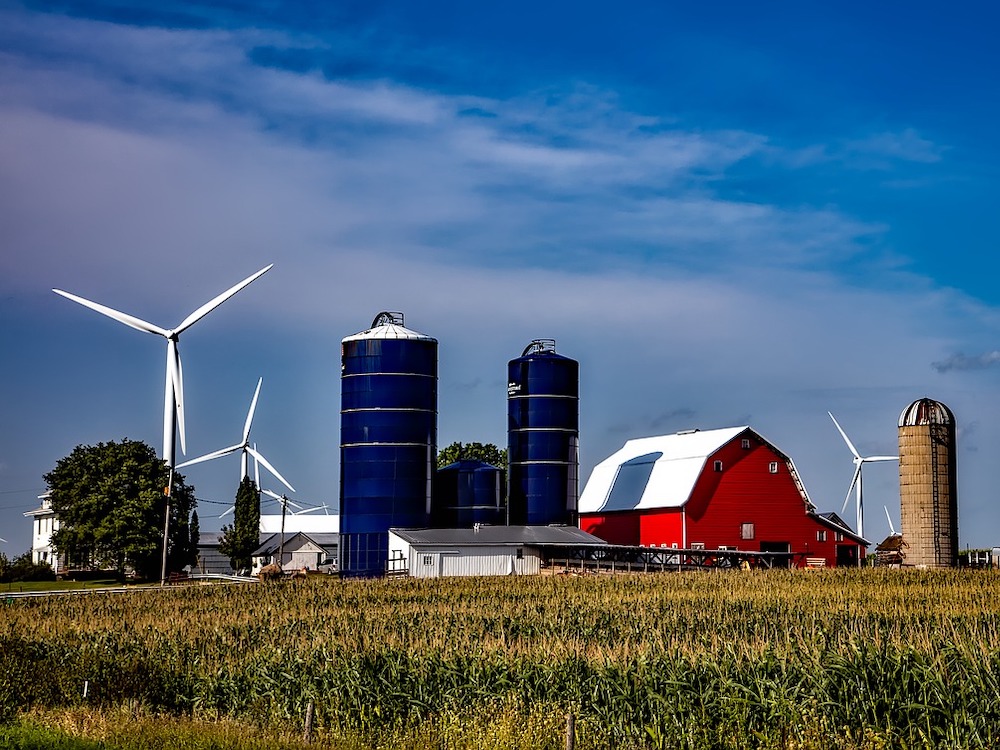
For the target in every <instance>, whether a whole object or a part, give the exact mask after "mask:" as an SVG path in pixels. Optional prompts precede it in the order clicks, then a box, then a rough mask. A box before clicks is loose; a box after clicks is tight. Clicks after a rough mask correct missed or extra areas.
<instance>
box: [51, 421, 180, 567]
mask: <svg viewBox="0 0 1000 750" xmlns="http://www.w3.org/2000/svg"><path fill="white" fill-rule="evenodd" d="M167 476H168V470H167V465H166V464H165V463H164V462H163V461H162V460H161V459H159V458H157V456H156V451H155V450H154V449H153V448H152V447H150V446H149V445H147V444H146V443H143V442H141V441H136V440H129V439H127V438H126V439H123V440H122V441H121V442H114V441H112V442H109V443H98V444H97V445H78V446H77V447H76V448H74V449H73V452H72V453H71V454H70V455H69V456H66V457H65V458H61V459H60V460H59V461H58V462H57V463H56V467H55V468H54V469H53V470H52V471H50V472H49V473H47V474H46V475H45V477H44V478H45V482H46V483H47V484H48V487H49V493H50V498H51V502H52V509H53V510H54V511H55V512H56V514H57V515H58V517H59V529H58V530H57V531H56V532H55V533H53V535H52V544H53V546H54V547H55V548H56V550H57V551H58V553H59V554H61V555H67V557H68V561H69V564H70V566H95V567H101V568H106V569H114V570H116V571H117V572H118V574H119V575H120V576H123V575H124V574H125V573H126V571H127V570H128V569H130V568H131V569H132V570H134V571H135V572H136V574H137V575H139V576H140V577H143V578H155V577H157V576H158V574H159V572H160V564H161V555H162V550H163V520H164V513H165V511H166V500H167V499H166V494H165V491H164V490H165V487H166V485H167ZM194 505H195V498H194V488H193V487H191V486H190V485H188V484H186V483H185V481H184V477H183V476H181V475H180V474H177V473H175V474H174V485H173V491H172V493H171V498H170V539H169V543H168V546H167V568H168V569H169V570H172V571H175V570H180V569H181V568H183V567H184V566H185V565H186V564H188V563H189V562H190V559H191V556H192V552H193V550H192V549H191V540H190V536H189V527H188V519H189V517H190V514H191V511H192V509H193V508H194Z"/></svg>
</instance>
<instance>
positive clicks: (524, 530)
mask: <svg viewBox="0 0 1000 750" xmlns="http://www.w3.org/2000/svg"><path fill="white" fill-rule="evenodd" d="M389 531H390V532H391V533H392V534H395V535H396V536H398V537H399V538H400V539H402V540H403V541H404V542H407V543H409V544H411V545H421V544H431V545H438V544H447V545H450V546H456V547H461V546H480V545H483V546H494V547H496V546H511V547H520V546H531V545H540V546H565V547H579V546H586V545H599V546H602V547H604V546H607V542H605V541H604V540H603V539H598V538H597V537H596V536H594V535H593V534H588V533H587V532H586V531H583V530H582V529H578V528H577V527H575V526H485V525H481V526H479V528H478V529H475V528H473V529H389Z"/></svg>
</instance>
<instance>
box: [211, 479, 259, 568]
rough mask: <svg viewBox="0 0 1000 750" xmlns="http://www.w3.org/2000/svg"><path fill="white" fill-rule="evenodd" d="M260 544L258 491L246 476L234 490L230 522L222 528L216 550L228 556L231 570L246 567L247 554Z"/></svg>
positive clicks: (250, 560) (249, 563)
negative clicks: (234, 496) (231, 519)
mask: <svg viewBox="0 0 1000 750" xmlns="http://www.w3.org/2000/svg"><path fill="white" fill-rule="evenodd" d="M259 546H260V492H259V491H258V489H257V485H256V484H255V483H254V481H253V480H252V479H251V478H250V477H243V481H242V482H240V488H239V489H238V490H237V491H236V504H235V505H234V507H233V523H232V525H231V526H230V525H227V526H223V527H222V538H221V539H219V552H221V553H222V554H224V555H225V556H226V557H228V558H229V564H230V565H231V566H232V568H233V570H244V569H249V568H250V566H251V565H252V564H253V560H252V558H251V555H252V554H253V551H254V550H255V549H257V548H258V547H259Z"/></svg>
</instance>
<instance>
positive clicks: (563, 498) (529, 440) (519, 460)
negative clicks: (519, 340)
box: [507, 339, 580, 526]
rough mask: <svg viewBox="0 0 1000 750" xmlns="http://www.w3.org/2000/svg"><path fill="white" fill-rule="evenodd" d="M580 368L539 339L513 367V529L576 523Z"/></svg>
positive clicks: (509, 448) (510, 395)
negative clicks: (523, 526) (522, 526)
mask: <svg viewBox="0 0 1000 750" xmlns="http://www.w3.org/2000/svg"><path fill="white" fill-rule="evenodd" d="M579 392H580V366H579V363H578V362H577V361H576V360H574V359H570V358H569V357H564V356H562V355H560V354H557V353H556V350H555V341H553V340H552V339H535V340H534V341H532V342H531V343H530V344H528V346H527V347H526V348H525V349H524V351H523V352H522V354H521V356H520V357H518V358H517V359H513V360H511V361H510V362H509V363H508V364H507V423H508V424H507V458H508V463H509V465H508V475H507V517H508V522H509V523H510V524H512V525H532V526H536V525H546V524H554V523H558V524H575V523H576V504H577V484H578V473H579V462H580V461H579V436H580V398H579Z"/></svg>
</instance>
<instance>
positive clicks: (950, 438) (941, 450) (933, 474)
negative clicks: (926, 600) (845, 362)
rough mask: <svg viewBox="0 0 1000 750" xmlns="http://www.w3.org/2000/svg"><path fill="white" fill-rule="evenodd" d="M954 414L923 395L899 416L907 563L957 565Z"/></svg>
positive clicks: (901, 483)
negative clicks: (907, 546)
mask: <svg viewBox="0 0 1000 750" xmlns="http://www.w3.org/2000/svg"><path fill="white" fill-rule="evenodd" d="M956 479H957V471H956V440H955V416H954V414H952V413H951V410H950V409H949V408H948V407H947V406H945V405H944V404H942V403H940V402H938V401H933V400H932V399H929V398H922V399H918V400H917V401H914V402H913V403H912V404H910V405H909V406H907V407H906V408H905V409H904V410H903V412H902V413H901V414H900V415H899V496H900V504H901V513H900V518H901V521H902V532H903V539H904V540H905V541H906V543H907V544H908V545H909V549H908V550H907V552H906V561H905V562H906V564H907V565H919V566H926V567H929V568H947V567H954V566H956V565H957V564H958V488H957V485H956Z"/></svg>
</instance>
